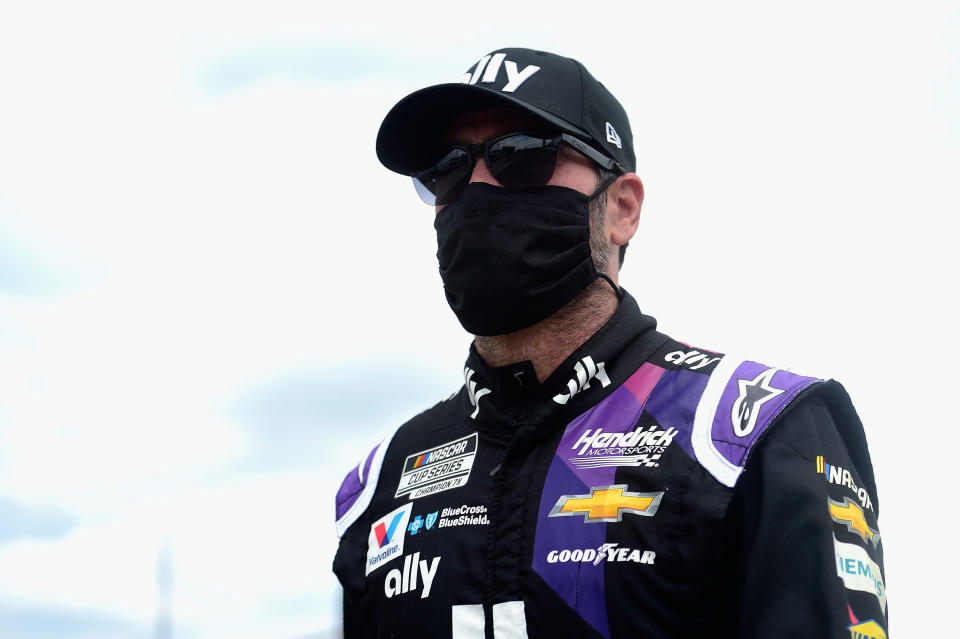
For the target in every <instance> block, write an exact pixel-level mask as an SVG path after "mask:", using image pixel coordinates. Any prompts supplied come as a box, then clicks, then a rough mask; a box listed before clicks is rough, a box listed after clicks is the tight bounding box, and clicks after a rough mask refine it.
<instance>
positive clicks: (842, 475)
mask: <svg viewBox="0 0 960 639" xmlns="http://www.w3.org/2000/svg"><path fill="white" fill-rule="evenodd" d="M817 473H819V474H821V475H823V476H824V478H825V479H826V480H827V481H828V482H830V483H831V484H836V485H837V486H846V487H847V488H849V489H850V490H852V491H853V492H854V494H856V496H857V499H858V500H859V501H860V506H861V507H863V508H869V509H870V510H873V502H872V501H871V500H870V494H869V493H868V492H867V491H866V489H865V488H860V487H859V486H857V485H856V484H855V483H854V482H853V475H851V474H850V471H849V470H846V469H845V468H843V467H842V466H834V465H833V464H828V463H827V462H826V461H825V460H824V459H823V455H818V456H817Z"/></svg>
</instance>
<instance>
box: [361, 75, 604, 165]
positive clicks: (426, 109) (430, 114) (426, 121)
mask: <svg viewBox="0 0 960 639" xmlns="http://www.w3.org/2000/svg"><path fill="white" fill-rule="evenodd" d="M504 106H507V107H515V108H517V109H520V110H522V111H525V112H527V113H530V114H532V115H534V116H536V117H537V118H539V119H541V120H543V121H544V122H545V123H547V124H549V125H552V126H555V127H557V128H558V129H560V130H561V131H564V132H566V133H570V134H571V135H575V136H577V137H578V138H581V139H590V136H589V135H588V134H586V133H584V132H583V131H582V130H580V129H579V128H577V127H575V126H573V125H572V124H570V123H569V122H567V121H565V120H563V119H561V118H558V117H557V116H555V115H552V114H550V113H548V112H546V111H544V110H543V109H540V108H538V107H535V106H533V105H531V104H528V103H526V102H523V101H521V100H519V99H517V98H515V97H513V96H511V95H510V94H508V93H503V92H501V91H495V90H492V89H488V88H486V87H483V86H479V85H475V84H459V83H450V84H437V85H434V86H432V87H427V88H425V89H420V90H419V91H415V92H414V93H411V94H410V95H408V96H407V97H405V98H403V99H402V100H400V101H399V102H397V104H396V105H394V107H393V108H392V109H390V112H389V113H387V116H386V117H385V118H384V119H383V123H382V124H381V125H380V132H379V133H377V157H378V158H379V159H380V162H381V163H382V164H383V165H384V166H385V167H387V168H388V169H390V170H391V171H396V172H397V173H401V174H403V175H413V174H415V173H417V172H418V171H422V170H423V169H425V168H427V167H429V166H430V165H431V164H433V163H434V162H436V161H437V160H438V159H439V158H440V155H441V154H442V153H443V150H444V146H445V144H444V136H445V135H446V133H447V129H448V126H449V124H450V122H451V120H453V119H454V118H456V117H458V116H460V115H463V114H464V113H469V112H471V111H476V110H478V109H484V108H489V107H504Z"/></svg>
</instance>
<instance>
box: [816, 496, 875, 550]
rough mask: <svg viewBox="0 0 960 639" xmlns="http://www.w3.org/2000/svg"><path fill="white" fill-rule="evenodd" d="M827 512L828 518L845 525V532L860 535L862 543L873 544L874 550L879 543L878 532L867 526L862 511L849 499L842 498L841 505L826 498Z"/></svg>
mask: <svg viewBox="0 0 960 639" xmlns="http://www.w3.org/2000/svg"><path fill="white" fill-rule="evenodd" d="M827 510H829V511H830V517H831V518H832V519H833V520H834V521H835V522H837V523H838V524H846V526H847V530H849V531H850V532H852V533H856V534H857V535H860V537H861V538H862V539H863V541H864V542H866V541H870V542H873V547H874V548H876V547H877V544H878V543H880V532H879V531H877V530H874V529H873V528H871V527H870V526H868V525H867V519H866V518H865V517H864V516H863V510H862V509H861V508H860V506H858V505H856V504H855V503H853V500H851V499H850V498H849V497H844V498H843V503H840V502H838V501H833V500H832V499H830V498H829V497H827Z"/></svg>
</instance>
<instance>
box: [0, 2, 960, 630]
mask: <svg viewBox="0 0 960 639" xmlns="http://www.w3.org/2000/svg"><path fill="white" fill-rule="evenodd" d="M457 6H458V7H459V8H454V4H453V3H449V2H433V1H429V2H418V3H373V2H351V3H323V2H317V1H314V2H305V1H300V2H297V1H284V0H275V1H273V2H271V3H269V4H267V3H257V4H255V3H245V2H239V3H238V2H225V1H221V0H202V1H200V0H197V1H191V2H178V1H167V2H162V3H161V2H120V1H114V2H108V1H101V0H90V1H88V2H83V3H72V2H59V3H52V2H43V1H37V2H29V3H4V4H3V5H2V7H0V636H2V637H16V638H27V639H32V638H40V637H43V638H52V637H58V638H59V637H96V638H105V639H113V638H121V637H122V638H140V637H143V638H156V639H172V638H176V639H181V638H183V639H187V638H194V637H233V638H236V639H245V638H251V639H252V638H268V637H269V638H277V639H306V638H308V637H310V638H314V639H317V638H327V637H336V636H338V635H339V621H338V617H337V609H338V605H339V604H338V598H339V591H338V587H337V585H336V580H335V579H334V577H333V575H332V573H331V571H330V565H331V562H332V558H333V554H334V552H335V549H336V543H337V539H336V535H335V532H334V529H333V494H334V492H335V490H336V488H337V486H338V485H339V482H340V479H341V478H342V477H343V475H344V474H345V473H346V472H347V471H348V470H349V469H350V468H352V467H353V466H354V465H355V464H356V462H357V461H358V460H359V459H360V457H361V456H362V455H364V454H365V453H366V452H367V451H368V450H369V449H370V447H371V446H372V445H373V444H374V443H375V442H376V441H377V440H378V439H379V438H380V437H381V436H382V435H383V434H384V433H385V432H388V431H390V430H392V428H393V427H395V426H396V425H397V424H398V423H400V422H402V421H404V420H405V419H407V418H409V417H410V416H412V415H413V414H415V413H417V412H419V411H420V410H422V409H423V408H426V407H428V406H430V405H432V404H433V403H435V402H436V401H438V400H439V399H441V398H443V397H445V396H446V395H448V394H449V393H451V392H453V391H455V390H456V389H457V388H458V387H459V386H460V384H462V377H461V375H462V362H463V359H464V358H465V356H466V351H467V347H468V345H469V337H468V336H467V335H466V334H465V333H464V332H463V331H462V329H461V328H460V327H459V325H458V324H457V322H456V320H455V318H454V317H453V315H452V313H450V311H449V309H448V308H447V306H446V303H445V301H444V298H443V294H442V288H441V283H440V279H439V276H438V274H437V269H436V261H435V257H434V252H435V250H436V247H435V235H434V231H433V228H432V221H433V216H432V210H431V209H430V208H429V207H426V206H425V205H423V204H422V203H421V202H420V201H419V199H418V198H417V196H416V195H415V194H414V190H413V188H412V185H411V184H410V183H409V180H408V179H406V178H403V177H400V176H397V175H394V174H391V173H389V172H387V171H386V170H385V169H383V168H382V167H381V166H380V165H379V163H378V162H377V160H376V156H375V154H374V139H375V136H376V132H377V128H378V126H379V124H380V121H381V119H382V118H383V116H384V115H385V114H386V112H387V110H389V108H390V107H391V106H392V105H393V104H394V103H395V102H396V101H397V100H398V99H400V98H401V97H402V96H404V95H406V94H407V93H409V92H410V91H413V90H415V89H417V88H420V87H422V86H426V85H428V84H434V83H439V82H445V81H454V80H456V79H458V78H459V77H460V76H461V75H462V73H463V72H464V71H466V70H467V69H468V68H469V67H470V66H472V65H473V64H474V62H475V61H476V60H477V59H479V58H480V57H481V56H482V55H484V54H486V53H488V52H490V51H492V50H494V49H496V48H499V47H505V46H526V47H531V48H541V49H546V50H550V51H554V52H557V53H561V54H565V55H569V56H572V57H575V58H577V59H579V60H580V61H581V62H583V63H584V64H585V65H586V66H587V68H588V69H590V70H591V72H592V73H593V74H594V75H595V76H596V77H597V78H598V79H599V80H601V81H602V82H604V83H605V84H606V85H607V86H608V87H609V88H610V89H611V90H612V91H613V93H614V94H615V95H617V96H618V97H619V98H620V100H621V101H622V103H623V104H624V105H625V107H626V109H627V112H628V113H629V115H630V117H631V121H632V124H633V132H634V138H635V141H636V149H637V154H638V165H639V168H638V173H639V174H640V176H641V177H642V178H643V180H644V183H645V186H646V201H645V204H644V210H643V214H642V217H641V222H640V229H639V232H638V235H637V238H636V239H635V240H634V241H633V242H632V243H631V246H630V249H629V251H628V253H627V258H626V262H625V265H624V267H623V271H622V273H621V282H622V283H623V284H624V286H625V288H626V289H627V290H629V291H630V292H631V293H632V294H633V295H634V296H636V297H637V298H638V300H639V302H640V305H641V308H642V309H643V310H644V311H645V312H647V313H649V314H652V315H654V316H656V317H657V318H658V320H659V322H660V328H661V329H662V330H664V331H665V332H667V333H669V334H671V335H672V336H674V337H676V338H679V339H681V340H683V341H686V342H689V343H691V344H694V345H698V346H703V347H705V348H710V349H715V350H719V351H736V352H739V353H745V354H747V355H749V356H751V357H753V358H755V359H760V360H762V361H765V362H767V363H770V364H776V365H779V366H782V367H789V368H791V369H793V370H795V371H798V372H802V373H806V374H814V375H819V376H825V377H835V378H837V379H839V380H841V381H842V382H843V383H844V384H845V385H846V387H847V388H848V390H849V391H850V393H851V395H852V396H853V399H854V402H855V404H856V406H857V408H858V410H859V412H860V415H861V417H862V418H863V421H864V423H865V425H866V428H867V435H868V438H869V442H870V445H871V452H872V454H873V459H874V464H875V467H876V474H877V480H878V484H879V489H880V502H881V515H880V527H881V531H882V534H883V544H884V548H885V554H886V569H887V581H888V587H889V599H890V619H891V631H892V632H893V633H894V635H901V636H925V635H927V634H930V635H932V634H934V633H940V632H942V629H943V627H944V618H945V617H946V616H948V615H950V614H952V604H953V597H952V596H951V595H952V594H953V593H954V592H955V586H954V585H953V578H954V576H955V575H956V574H957V573H958V569H960V562H958V560H957V559H956V557H955V555H954V553H953V552H952V551H950V550H949V549H950V548H952V547H953V542H954V540H953V537H952V535H950V534H949V531H950V528H949V526H948V525H946V526H945V525H943V524H942V523H941V522H940V521H939V517H947V518H950V517H952V516H951V515H950V514H949V513H951V512H953V504H952V502H951V501H950V500H949V499H948V497H949V495H950V494H952V489H951V488H950V486H951V485H952V483H953V479H952V475H951V474H949V473H950V471H951V470H952V467H953V466H954V465H955V461H954V459H955V450H956V448H957V446H958V444H960V436H958V434H957V427H958V423H957V422H958V419H957V417H956V412H955V410H953V409H952V408H950V407H951V406H952V403H951V402H952V400H951V397H953V396H955V394H956V392H957V391H956V388H955V386H956V382H957V375H956V362H957V361H958V358H960V349H958V347H957V340H956V339H955V336H954V331H955V329H956V326H957V310H956V304H957V274H958V258H957V247H956V244H957V241H958V240H957V233H956V228H957V222H956V216H957V214H958V213H960V195H958V181H960V180H958V177H960V170H958V169H960V115H958V114H960V62H958V58H960V4H958V3H957V2H924V3H913V4H912V5H910V6H909V7H908V6H907V5H906V4H905V3H885V2H879V3H878V2H863V1H854V0H851V1H845V2H837V1H836V0H834V1H832V2H820V1H814V2H804V3H793V4H791V5H789V6H785V5H783V4H782V3H769V2H756V3H743V2H728V3H712V2H703V3H669V4H668V3H663V2H630V3H615V2H608V3H566V2H550V3H543V4H532V3H531V4H529V5H526V4H523V3H517V2H501V1H499V0H490V1H482V2H475V3H471V4H469V5H462V6H460V5H457ZM921 549H922V550H923V552H920V550H921ZM787 634H789V631H787Z"/></svg>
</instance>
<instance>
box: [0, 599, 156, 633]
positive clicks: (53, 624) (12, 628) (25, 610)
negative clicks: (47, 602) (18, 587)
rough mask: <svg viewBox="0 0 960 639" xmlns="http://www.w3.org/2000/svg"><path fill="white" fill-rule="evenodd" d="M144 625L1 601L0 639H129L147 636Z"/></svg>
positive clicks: (100, 616) (112, 617) (93, 614)
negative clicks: (54, 638)
mask: <svg viewBox="0 0 960 639" xmlns="http://www.w3.org/2000/svg"><path fill="white" fill-rule="evenodd" d="M148 633H149V629H148V627H147V626H146V625H145V624H142V623H136V622H133V621H131V620H129V619H127V618H125V617H123V616H120V615H110V614H104V613H99V612H92V611H87V610H82V611H81V610H70V609H66V608H60V607H55V606H37V605H29V606H18V605H16V604H10V603H7V602H4V601H2V600H0V637H16V638H17V639H49V638H50V637H71V638H72V639H86V638H89V639H129V638H130V637H146V636H147V635H148Z"/></svg>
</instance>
